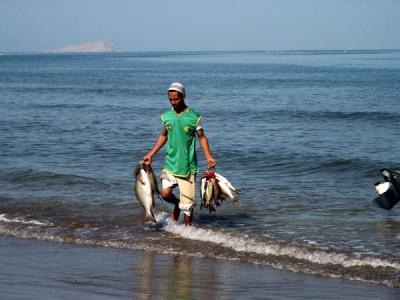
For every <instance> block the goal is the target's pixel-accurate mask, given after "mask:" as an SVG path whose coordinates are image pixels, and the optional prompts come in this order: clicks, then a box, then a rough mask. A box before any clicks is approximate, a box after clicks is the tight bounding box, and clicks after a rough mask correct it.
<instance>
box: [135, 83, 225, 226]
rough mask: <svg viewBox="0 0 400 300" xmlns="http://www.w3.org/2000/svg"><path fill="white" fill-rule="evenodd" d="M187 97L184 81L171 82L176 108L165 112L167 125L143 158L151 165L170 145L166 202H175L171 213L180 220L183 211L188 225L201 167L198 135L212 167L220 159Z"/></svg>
mask: <svg viewBox="0 0 400 300" xmlns="http://www.w3.org/2000/svg"><path fill="white" fill-rule="evenodd" d="M185 97H186V92H185V87H184V86H183V85H182V84H181V83H179V82H174V83H172V84H171V85H170V87H169V89H168V98H169V101H170V102H171V106H172V109H170V110H167V111H166V112H164V113H163V114H162V115H161V121H162V124H163V128H162V130H161V135H160V136H159V138H158V140H157V142H156V144H155V145H154V146H153V148H152V149H151V150H150V152H149V153H148V154H147V155H146V156H145V157H144V158H143V161H144V163H146V164H151V162H152V161H153V156H154V155H155V154H156V153H157V152H158V150H160V149H161V148H162V147H163V146H164V145H165V144H167V151H166V152H167V155H166V157H165V167H164V170H163V173H162V175H161V183H162V189H161V196H162V197H163V199H164V200H165V201H167V202H169V203H172V204H174V205H175V207H174V210H173V212H172V213H171V217H172V218H173V219H174V221H175V222H177V221H178V219H179V214H180V212H181V210H182V211H183V213H184V222H185V225H191V223H192V220H193V207H194V204H195V185H196V174H197V172H198V170H199V167H198V165H197V157H196V135H197V137H198V139H199V142H200V146H201V149H202V150H203V152H204V155H205V157H206V159H207V164H208V167H209V168H214V167H215V166H216V164H217V162H216V161H215V160H214V158H213V156H212V154H211V151H210V147H209V144H208V140H207V137H206V136H205V134H204V131H203V128H202V127H201V125H200V122H201V116H200V115H199V114H198V113H197V112H195V111H194V110H193V109H191V108H189V107H188V106H187V105H186V104H185ZM176 186H179V191H180V197H179V199H178V198H176V197H175V195H174V194H173V193H172V189H173V188H175V187H176Z"/></svg>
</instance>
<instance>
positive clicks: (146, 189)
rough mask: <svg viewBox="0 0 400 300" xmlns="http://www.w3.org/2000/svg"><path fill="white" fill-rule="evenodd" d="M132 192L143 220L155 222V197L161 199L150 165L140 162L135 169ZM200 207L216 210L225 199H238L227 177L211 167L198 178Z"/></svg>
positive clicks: (236, 200) (237, 191) (233, 201)
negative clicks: (142, 212)
mask: <svg viewBox="0 0 400 300" xmlns="http://www.w3.org/2000/svg"><path fill="white" fill-rule="evenodd" d="M133 192H134V194H135V196H136V199H137V200H138V201H139V203H140V205H141V206H142V208H143V209H144V217H143V222H146V221H152V222H154V223H157V221H156V218H155V215H154V206H155V197H156V196H157V197H158V198H160V199H161V197H160V190H159V188H158V182H157V176H156V175H155V173H154V171H153V168H152V167H151V165H147V164H145V163H143V162H140V163H139V164H138V165H137V167H136V169H135V184H134V187H133ZM200 198H201V204H200V209H202V208H203V207H204V208H206V209H208V211H209V213H210V214H211V213H212V212H215V211H216V209H215V208H216V207H219V206H221V204H222V202H223V201H224V200H225V199H229V200H230V201H231V202H232V203H237V202H238V201H239V189H237V188H235V187H234V186H233V185H232V184H231V183H230V182H229V180H228V179H226V178H225V177H224V176H222V175H221V174H218V173H216V172H215V171H213V170H212V169H209V170H208V171H206V172H204V174H203V176H202V177H201V179H200Z"/></svg>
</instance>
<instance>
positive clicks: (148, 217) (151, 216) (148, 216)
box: [143, 211, 157, 223]
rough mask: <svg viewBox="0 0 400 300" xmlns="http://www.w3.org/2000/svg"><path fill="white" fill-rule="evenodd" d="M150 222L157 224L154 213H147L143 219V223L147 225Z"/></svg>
mask: <svg viewBox="0 0 400 300" xmlns="http://www.w3.org/2000/svg"><path fill="white" fill-rule="evenodd" d="M148 221H152V222H153V223H157V220H156V217H155V216H154V213H153V211H150V212H146V214H145V216H144V218H143V223H146V222H148Z"/></svg>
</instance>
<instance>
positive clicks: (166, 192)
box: [161, 187, 181, 221]
mask: <svg viewBox="0 0 400 300" xmlns="http://www.w3.org/2000/svg"><path fill="white" fill-rule="evenodd" d="M161 197H162V198H163V199H164V200H165V201H166V202H168V203H172V204H174V205H175V207H174V210H173V212H172V217H173V219H174V221H178V219H179V214H180V213H181V210H180V208H179V199H178V198H176V197H175V195H174V194H173V193H172V187H167V188H163V189H162V190H161Z"/></svg>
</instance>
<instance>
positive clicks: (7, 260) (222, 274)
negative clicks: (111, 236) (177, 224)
mask: <svg viewBox="0 0 400 300" xmlns="http://www.w3.org/2000/svg"><path fill="white" fill-rule="evenodd" d="M0 245H1V247H0V249H1V250H0V266H1V268H2V270H3V272H2V274H1V275H0V291H1V292H0V293H1V295H2V297H5V298H6V299H27V298H29V299H33V300H34V299H55V298H57V299H58V298H63V299H64V298H75V299H81V298H82V299H126V298H134V299H151V298H167V299H177V298H180V299H205V298H207V299H262V298H273V299H294V298H295V299H312V298H321V297H323V298H325V299H377V298H378V299H398V297H399V296H400V290H399V289H395V288H389V287H385V286H382V285H375V284H370V283H364V282H358V281H350V280H345V279H340V278H329V277H319V276H314V275H307V274H303V273H293V272H290V271H283V270H277V269H274V268H272V267H269V266H263V265H253V264H250V263H246V262H240V261H228V260H219V259H211V258H198V257H192V256H187V255H184V254H182V255H168V254H162V253H155V252H151V251H149V252H146V251H140V250H126V249H114V248H104V247H99V246H82V245H75V244H66V243H54V242H48V241H38V240H25V239H19V238H14V237H5V236H1V237H0ZM46 297H47V298H46Z"/></svg>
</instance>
